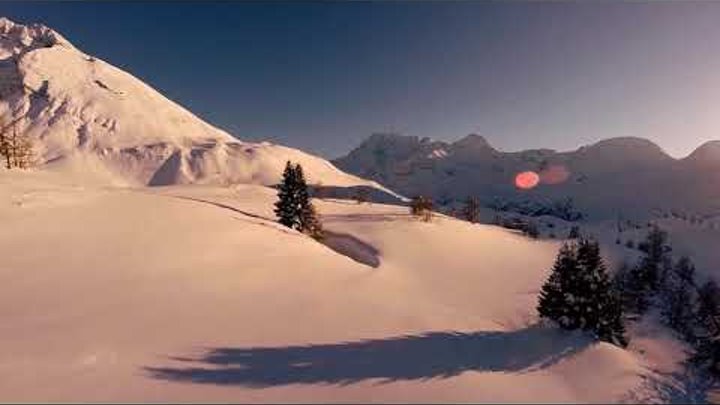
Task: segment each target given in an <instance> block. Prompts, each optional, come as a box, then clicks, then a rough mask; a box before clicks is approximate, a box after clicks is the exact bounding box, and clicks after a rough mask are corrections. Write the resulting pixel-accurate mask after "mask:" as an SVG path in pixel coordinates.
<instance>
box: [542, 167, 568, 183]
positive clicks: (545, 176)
mask: <svg viewBox="0 0 720 405" xmlns="http://www.w3.org/2000/svg"><path fill="white" fill-rule="evenodd" d="M569 177H570V171H569V170H568V169H567V167H565V166H563V165H560V164H557V165H552V166H550V167H548V168H546V169H544V170H543V171H541V172H540V182H542V183H543V184H560V183H564V182H565V181H567V179H568V178H569Z"/></svg>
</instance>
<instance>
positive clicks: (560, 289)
mask: <svg viewBox="0 0 720 405" xmlns="http://www.w3.org/2000/svg"><path fill="white" fill-rule="evenodd" d="M642 245H643V247H644V249H643V256H641V257H640V259H639V260H638V262H637V263H636V264H635V265H634V266H628V265H627V264H624V265H623V266H621V268H620V269H619V270H618V271H617V272H616V273H615V274H614V276H612V277H610V276H609V273H608V271H607V269H606V266H605V264H604V263H603V260H602V258H601V254H600V247H599V244H598V242H597V241H594V240H591V239H588V238H585V237H582V236H580V237H579V238H578V239H577V240H576V241H572V242H567V243H565V244H564V245H563V246H562V247H561V248H560V250H559V252H558V255H557V257H556V259H555V263H554V265H553V268H552V270H551V272H550V275H549V277H548V279H547V280H546V281H545V283H544V284H543V286H542V288H541V291H540V294H539V296H538V305H537V311H538V313H539V315H540V316H541V317H542V318H547V319H550V320H552V321H555V322H556V323H557V324H558V325H559V326H560V327H561V328H564V329H582V330H586V331H589V332H591V333H593V334H594V335H595V337H596V338H598V339H599V340H603V341H606V342H609V343H612V344H615V345H618V346H621V347H626V346H627V345H628V339H627V337H626V331H625V322H626V320H628V319H635V320H639V319H640V318H642V317H643V316H645V315H646V314H648V313H656V314H658V315H659V318H660V320H661V322H662V323H663V324H665V325H667V326H668V327H670V328H671V329H673V330H674V331H676V332H677V333H678V336H679V337H680V338H681V339H683V340H684V341H686V342H687V343H688V344H689V345H690V346H691V347H692V349H693V352H692V353H691V355H690V357H689V364H690V365H692V366H694V367H696V368H697V369H698V370H700V371H702V372H705V373H707V375H709V376H711V377H712V378H713V379H717V378H718V377H720V287H718V285H717V283H715V281H713V280H711V279H710V280H707V281H705V282H704V283H698V281H697V278H696V274H695V266H694V265H693V263H692V261H691V260H690V258H688V257H685V256H683V257H680V258H679V259H677V260H674V259H673V257H672V255H671V251H672V248H671V247H670V245H669V244H668V234H667V232H665V231H663V230H661V229H660V228H659V227H657V226H653V227H652V229H651V230H650V231H649V232H648V234H647V236H646V239H645V241H643V242H642Z"/></svg>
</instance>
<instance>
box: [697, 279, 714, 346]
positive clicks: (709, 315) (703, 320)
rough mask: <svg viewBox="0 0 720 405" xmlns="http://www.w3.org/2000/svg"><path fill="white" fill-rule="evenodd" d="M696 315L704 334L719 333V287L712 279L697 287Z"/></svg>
mask: <svg viewBox="0 0 720 405" xmlns="http://www.w3.org/2000/svg"><path fill="white" fill-rule="evenodd" d="M696 317H697V319H698V323H699V326H700V327H701V328H702V329H703V332H704V333H703V334H704V335H720V287H718V285H717V284H716V283H715V281H713V280H710V281H708V282H706V283H705V284H703V285H702V286H701V287H700V288H699V289H698V297H697V311H696Z"/></svg>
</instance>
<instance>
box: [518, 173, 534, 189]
mask: <svg viewBox="0 0 720 405" xmlns="http://www.w3.org/2000/svg"><path fill="white" fill-rule="evenodd" d="M539 182H540V176H538V174H537V173H535V172H533V171H526V172H522V173H518V174H517V176H515V186H516V187H517V188H519V189H523V190H529V189H531V188H533V187H535V186H537V185H538V183H539Z"/></svg>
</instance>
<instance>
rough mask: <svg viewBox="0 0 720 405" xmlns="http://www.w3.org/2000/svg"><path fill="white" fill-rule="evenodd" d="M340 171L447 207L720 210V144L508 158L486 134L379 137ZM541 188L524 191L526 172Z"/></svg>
mask: <svg viewBox="0 0 720 405" xmlns="http://www.w3.org/2000/svg"><path fill="white" fill-rule="evenodd" d="M334 163H335V165H336V166H337V167H339V168H340V169H342V170H345V171H347V172H349V173H353V174H355V175H357V176H361V177H365V178H368V179H372V180H375V181H377V182H379V183H381V184H383V185H385V186H387V187H389V188H391V189H393V190H396V191H397V192H399V193H402V194H404V195H407V196H412V195H427V196H431V197H432V198H433V199H434V201H435V203H436V204H439V205H441V206H453V205H458V204H459V203H460V202H461V201H462V200H464V199H466V198H467V197H477V198H478V199H480V201H481V202H482V203H484V204H485V205H486V206H497V205H508V204H511V205H512V204H516V205H517V204H528V203H529V204H539V205H543V204H544V205H551V204H557V203H560V202H563V201H568V199H571V201H572V203H573V204H574V206H575V207H577V209H579V210H580V211H582V212H584V213H585V214H586V216H588V217H590V218H597V219H600V218H611V217H616V216H635V217H637V216H643V215H645V214H648V213H649V212H650V211H651V210H653V209H662V210H671V209H676V210H685V211H692V212H696V213H699V214H706V215H712V214H716V213H717V212H719V211H720V141H712V142H707V143H705V144H703V145H702V146H700V147H699V148H697V149H696V150H695V151H694V152H693V153H691V154H690V155H689V156H687V157H686V158H684V159H674V158H672V157H671V156H669V155H668V154H666V153H665V152H664V151H663V150H662V149H661V148H660V147H659V146H657V145H655V144H654V143H652V142H651V141H649V140H647V139H642V138H633V137H624V138H611V139H606V140H603V141H600V142H597V143H595V144H592V145H589V146H583V147H581V148H579V149H577V150H575V151H571V152H557V151H554V150H551V149H533V150H525V151H521V152H502V151H499V150H497V149H495V148H493V147H492V146H491V145H490V144H489V143H488V141H487V140H486V139H485V138H483V137H482V136H480V135H475V134H471V135H468V136H466V137H464V138H462V139H460V140H458V141H456V142H452V143H448V142H442V141H434V140H431V139H428V138H422V139H421V138H419V137H415V136H404V135H399V134H388V133H381V134H373V135H372V136H370V137H369V138H368V139H366V140H365V141H364V142H363V143H362V144H361V145H360V146H358V147H357V148H355V149H354V150H353V151H352V152H350V153H349V154H348V155H346V156H344V157H341V158H339V159H336V160H334ZM525 171H532V172H534V173H536V174H537V175H538V178H539V183H538V184H537V186H535V187H532V188H529V189H522V188H519V187H518V186H517V185H516V182H515V178H516V176H517V175H518V174H519V173H522V172H525Z"/></svg>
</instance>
